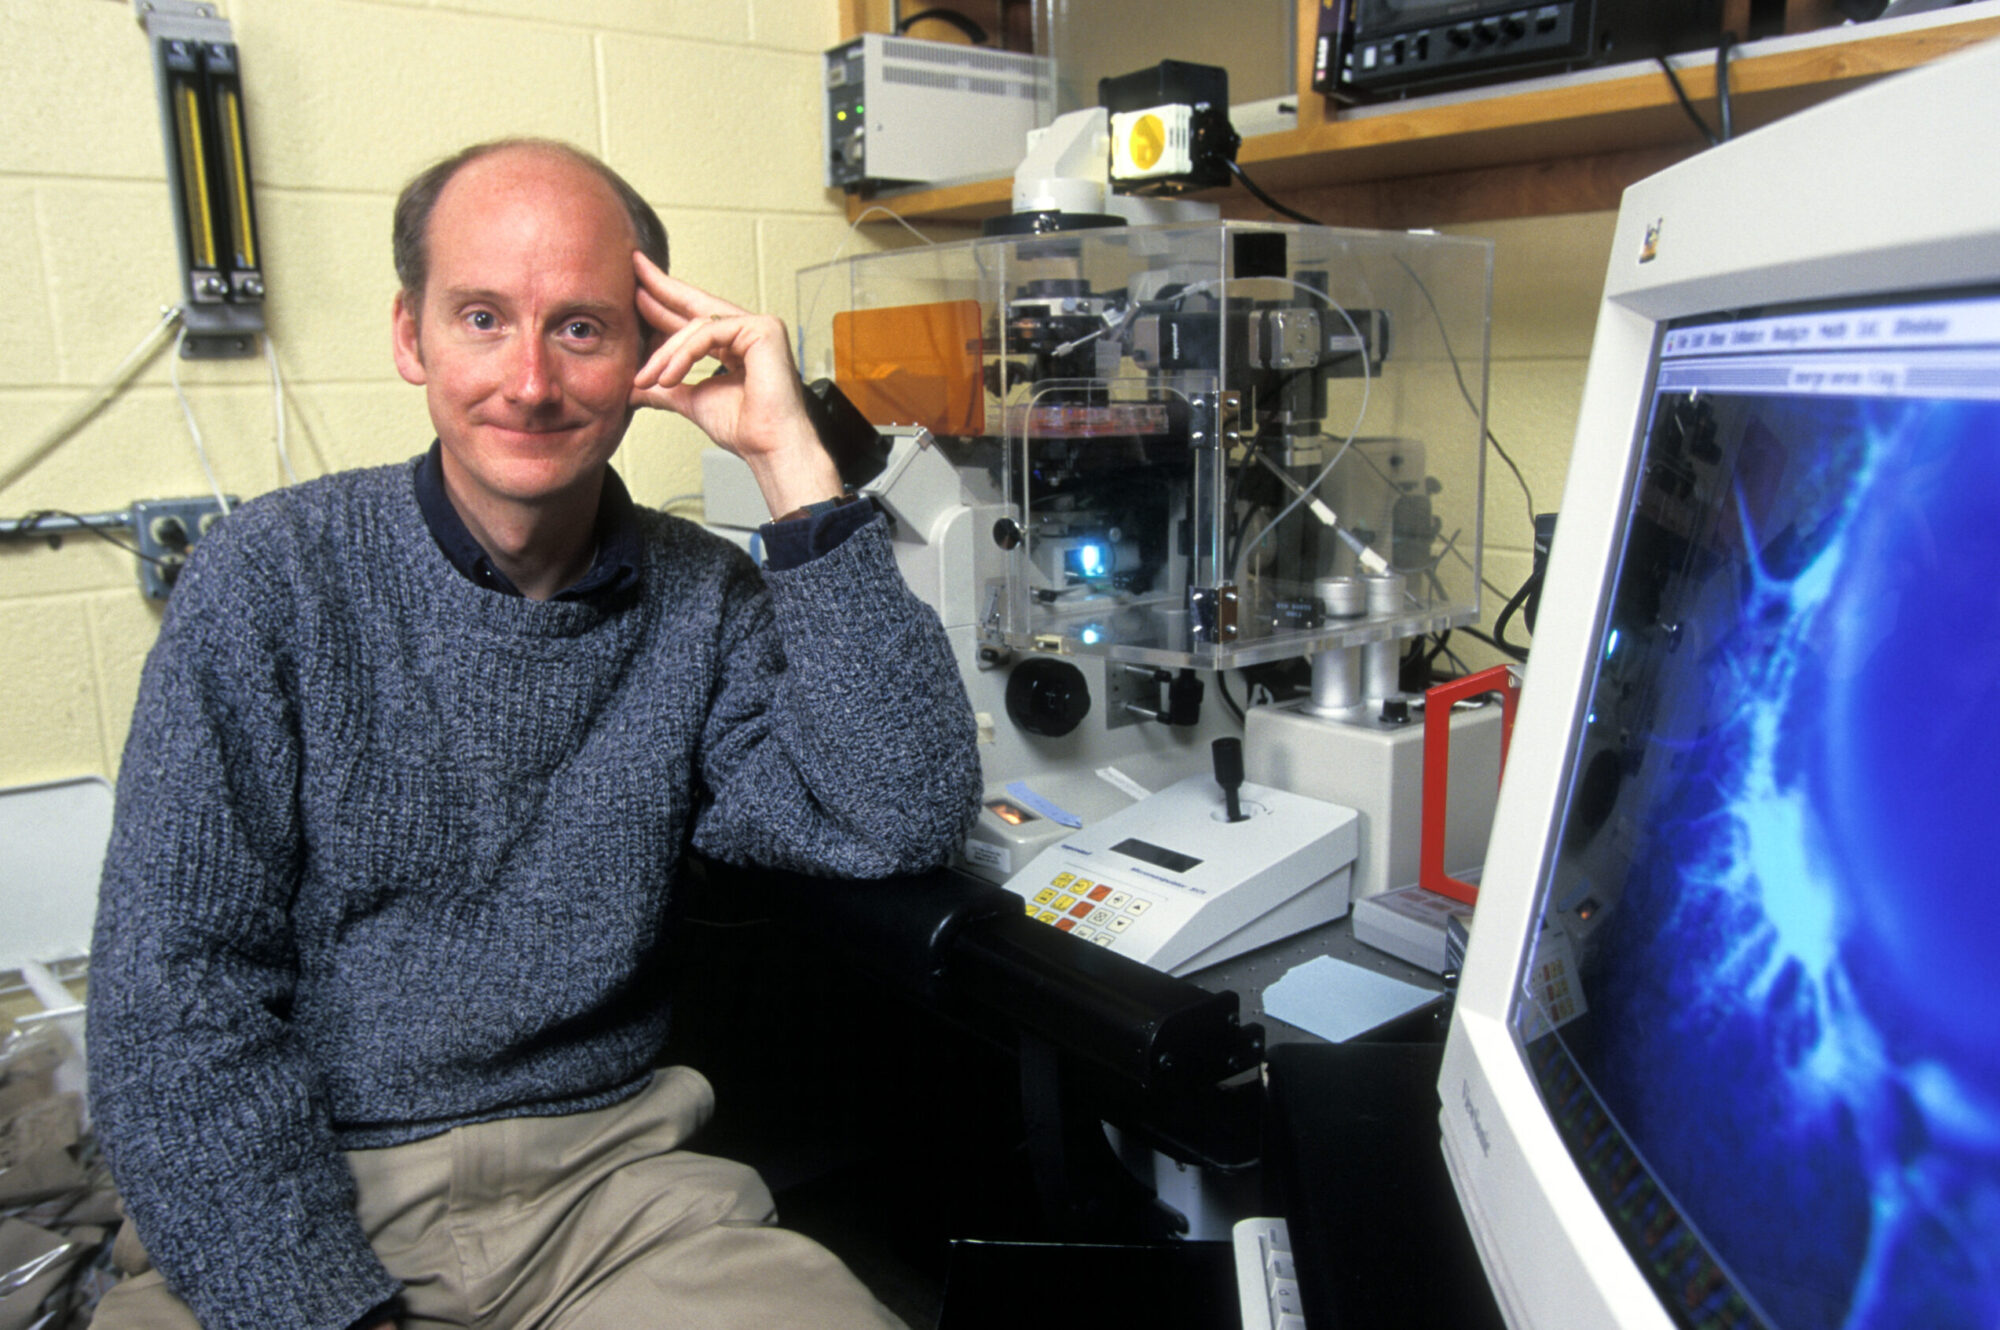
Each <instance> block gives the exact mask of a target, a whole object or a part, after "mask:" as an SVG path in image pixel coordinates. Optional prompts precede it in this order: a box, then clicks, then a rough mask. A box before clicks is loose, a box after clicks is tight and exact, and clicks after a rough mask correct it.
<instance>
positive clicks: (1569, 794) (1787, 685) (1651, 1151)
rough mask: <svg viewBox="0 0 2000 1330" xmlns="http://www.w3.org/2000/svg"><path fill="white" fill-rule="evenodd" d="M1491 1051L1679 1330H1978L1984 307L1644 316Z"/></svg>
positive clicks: (1986, 978)
mask: <svg viewBox="0 0 2000 1330" xmlns="http://www.w3.org/2000/svg"><path fill="white" fill-rule="evenodd" d="M1644 431H1645V436H1644V442H1643V453H1642V460H1641V462H1640V465H1639V466H1638V467H1637V468H1636V469H1635V471H1634V473H1633V479H1632V481H1631V485H1632V489H1631V492H1630V493H1629V495H1628V498H1627V507H1626V510H1625V514H1624V525H1623V530H1622V534H1621V535H1620V536H1619V537H1618V539H1619V542H1620V549H1619V554H1618V558H1617V562H1616V567H1617V570H1618V571H1617V573H1616V579H1615V583H1614V584H1613V590H1612V592H1611V596H1610V599H1609V601H1608V602H1607V606H1606V611H1605V615H1604V618H1603V620H1602V622H1601V625H1600V628H1599V630H1598V639H1597V649H1596V656H1595V660H1594V664H1593V665H1592V666H1591V667H1590V668H1591V670H1592V672H1593V673H1592V676H1591V677H1590V679H1589V686H1588V689H1587V691H1586V693H1585V696H1584V700H1583V702H1582V705H1583V707H1584V708H1585V712H1584V715H1583V717H1582V721H1581V723H1580V724H1579V725H1578V726H1577V728H1576V730H1575V731H1574V733H1575V734H1576V735H1577V736H1578V739H1577V740H1576V741H1575V748H1574V751H1573V752H1572V753H1571V756H1570V759H1569V772H1568V776H1567V779H1566V788H1565V789H1564V791H1563V793H1562V795H1561V804H1560V807H1561V816H1560V821H1559V823H1558V828H1557V835H1556V837H1555V840H1554V853H1553V855H1552V858H1551V859H1550V860H1549V861H1548V862H1549V868H1548V873H1547V877H1546V880H1545V881H1544V883H1543V885H1542V888H1541V902H1540V906H1539V909H1540V931H1539V932H1538V934H1537V936H1536V940H1535V943H1534V953H1533V963H1532V965H1531V967H1530V969H1529V970H1528V972H1527V974H1526V975H1525V976H1524V979H1525V983H1524V995H1523V996H1522V997H1521V998H1519V999H1518V1000H1517V1003H1516V1006H1515V1009H1514V1016H1513V1024H1514V1028H1515V1033H1516V1037H1517V1038H1518V1039H1519V1040H1520V1042H1521V1046H1522V1048H1523V1049H1524V1052H1525V1055H1526V1061H1527V1064H1528V1066H1529V1068H1530V1070H1531V1073H1532V1076H1533V1078H1534V1081H1535V1082H1536V1085H1537V1087H1538V1089H1539V1091H1540V1093H1541V1096H1542V1098H1543V1100H1544V1102H1545V1104H1546V1106H1547V1108H1548V1111H1549V1113H1550V1116H1551V1118H1552V1119H1553V1120H1554V1122H1555V1123H1556V1125H1557V1128H1558V1131H1559V1132H1560V1134H1561V1136H1562V1138H1563V1141H1564V1143H1565V1145H1566V1146H1567V1148H1568V1150H1569V1152H1570V1154H1571V1155H1572V1157H1573V1158H1574V1159H1575V1161H1576V1164H1577V1167H1578V1169H1579V1171H1580V1172H1581V1173H1582V1174H1583V1176H1584V1177H1585V1179H1586V1180H1587V1181H1588V1183H1589V1185H1590V1187H1591V1190H1592V1191H1593V1192H1594V1193H1595V1195H1596V1197H1597V1200H1598V1201H1599V1203H1600V1204H1601V1205H1602V1206H1603V1208H1604V1210H1605V1213H1606V1216H1607V1218H1609V1219H1610V1221H1611V1223H1612V1226H1613V1228H1614V1229H1615V1230H1616V1231H1617V1232H1618V1235H1619V1237H1620V1239H1621V1240H1622V1241H1623V1242H1624V1244H1625V1245H1626V1247H1627V1249H1628V1250H1629V1251H1630V1252H1631V1254H1632V1256H1633V1259H1634V1261H1635V1263H1636V1264H1637V1265H1638V1266H1639V1268H1640V1269H1641V1271H1642V1272H1644V1273H1645V1274H1646V1276H1647V1278H1648V1281H1649V1282H1650V1283H1651V1284H1652V1286H1653V1288H1654V1291H1655V1292H1656V1293H1657V1294H1658V1295H1659V1297H1660V1300H1661V1303H1662V1305H1663V1306H1664V1307H1665V1308H1666V1309H1667V1310H1668V1312H1669V1314H1670V1315H1671V1316H1672V1317H1673V1318H1674V1319H1675V1320H1676V1321H1678V1322H1679V1323H1680V1324H1683V1325H1688V1326H1701V1327H1710V1326H1713V1327H1730V1326H1757V1325H1770V1326H1774V1327H1781V1328H1783V1330H1791V1328H1792V1327H1853V1328H1854V1330H1860V1328H1861V1327H1875V1326H1899V1327H1900V1326H1945V1325H1986V1326H1990V1325H2000V1245H1996V1239H1995V1237H1994V1235H1995V1234H1996V1233H2000V1035H1996V1033H1995V1031H1994V1028H1993V1023H1992V1022H1993V1018H1994V1015H1995V1013H1996V1012H2000V962H1997V961H1996V957H1995V956H1994V955H1993V953H1992V950H1991V949H1992V948H1993V947H1994V946H1995V945H1996V943H2000V889H1996V885H1995V876H1996V874H1995V870H1994V864H1995V862H1996V858H2000V856H1997V855H1996V848H2000V835H1996V834H1995V833H1996V832H2000V745H1996V744H1995V742H1994V736H1995V729H1996V726H1995V717H1996V715H2000V522H1996V521H1995V520H1994V513H1995V503H1994V496H1995V495H2000V294H1996V293H1994V292H1992V291H1957V292H1935V293H1924V294H1906V295H1900V296H1897V297H1894V298H1890V299H1874V300H1867V301H1860V302H1853V301H1850V302H1844V303H1836V304H1819V305H1813V306H1793V307H1789V308H1777V309H1762V310H1756V311H1750V312H1743V313H1736V314H1730V315H1719V316H1713V317H1707V318H1697V319H1682V320H1678V321H1674V322H1670V323H1667V324H1664V325H1662V327H1661V330H1660V332H1659V335H1658V342H1657V345H1656V352H1655V363H1654V370H1653V384H1652V391H1651V401H1650V407H1649V409H1648V413H1647V420H1646V423H1645V426H1644Z"/></svg>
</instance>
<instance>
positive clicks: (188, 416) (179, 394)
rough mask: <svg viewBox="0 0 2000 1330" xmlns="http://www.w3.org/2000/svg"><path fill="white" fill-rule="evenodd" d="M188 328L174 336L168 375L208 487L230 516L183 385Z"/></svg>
mask: <svg viewBox="0 0 2000 1330" xmlns="http://www.w3.org/2000/svg"><path fill="white" fill-rule="evenodd" d="M187 335H188V330H187V327H186V325H185V324H184V325H182V327H181V331H180V336H178V337H176V338H174V355H173V359H172V360H170V361H169V362H168V370H167V377H168V379H169V380H171V381H172V383H173V385H174V397H175V399H176V400H177V401H179V402H180V404H181V418H182V419H183V420H185V421H187V427H188V434H189V435H190V436H191V437H192V438H193V439H194V454H195V456H196V457H198V458H200V459H201V473H202V474H203V475H205V476H207V477H208V487H209V488H210V489H211V490H213V491H215V502H216V506H217V507H218V508H219V509H220V510H221V512H222V515H223V516H224V517H227V516H229V496H228V495H226V494H224V493H223V492H222V484H221V482H219V481H218V480H216V478H215V468H214V467H212V466H210V465H209V464H208V445H207V444H205V443H203V442H202V438H201V426H199V425H197V424H195V422H194V407H193V406H192V405H191V404H190V403H189V402H188V398H187V391H186V390H185V389H184V388H182V387H181V347H182V346H183V345H184V344H185V343H186V342H187Z"/></svg>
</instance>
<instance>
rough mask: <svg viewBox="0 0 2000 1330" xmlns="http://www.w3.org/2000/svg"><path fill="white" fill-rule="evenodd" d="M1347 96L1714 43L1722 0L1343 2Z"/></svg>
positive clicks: (1438, 87)
mask: <svg viewBox="0 0 2000 1330" xmlns="http://www.w3.org/2000/svg"><path fill="white" fill-rule="evenodd" d="M1348 11H1349V16H1348V22H1349V30H1348V34H1347V46H1346V53H1345V55H1344V57H1343V60H1342V64H1341V71H1340V78H1339V84H1338V92H1339V93H1340V94H1342V95H1344V97H1345V98H1346V99H1348V100H1353V99H1357V98H1380V97H1390V96H1407V95H1409V94H1412V93H1423V92H1438V91H1444V90H1447V89H1451V88H1463V87H1473V86H1477V85H1479V84H1486V83H1501V82H1507V81H1509V80H1513V79H1521V78H1532V77H1536V76H1539V75H1543V74H1555V73H1563V72H1566V71H1569V70H1575V69H1583V68H1587V67H1589V66H1592V65H1602V64H1613V63H1623V62H1626V61H1632V60H1650V59H1652V58H1653V57H1655V56H1663V55H1672V54H1674V53H1676V52H1679V51H1691V50H1698V49H1701V48H1705V47H1712V46H1714V45H1715V44H1716V41H1717V40H1718V38H1719V37H1720V35H1721V30H1722V0H1555V3H1552V4H1530V5H1524V4H1518V3H1509V0H1350V3H1349V5H1348Z"/></svg>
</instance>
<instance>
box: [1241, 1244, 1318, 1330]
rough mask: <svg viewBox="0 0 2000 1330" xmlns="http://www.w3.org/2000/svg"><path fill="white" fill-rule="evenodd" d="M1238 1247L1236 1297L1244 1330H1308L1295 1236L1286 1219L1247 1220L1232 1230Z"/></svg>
mask: <svg viewBox="0 0 2000 1330" xmlns="http://www.w3.org/2000/svg"><path fill="white" fill-rule="evenodd" d="M1231 1237H1232V1239H1233V1241H1234V1242H1235V1244H1236V1296H1237V1300H1238V1302H1239V1303H1240V1304H1241V1306H1242V1309H1243V1330H1306V1316H1305V1311H1304V1310H1303V1309H1302V1307H1301V1306H1300V1303H1299V1277H1298V1273H1297V1271H1296V1270H1295V1269H1294V1268H1293V1266H1292V1234H1291V1230H1290V1229H1289V1228H1287V1227H1286V1225H1285V1221H1284V1220H1283V1219H1245V1220H1241V1221H1239V1222H1238V1223H1237V1224H1236V1226H1235V1228H1233V1229H1232V1230H1231Z"/></svg>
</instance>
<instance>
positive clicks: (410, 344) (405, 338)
mask: <svg viewBox="0 0 2000 1330" xmlns="http://www.w3.org/2000/svg"><path fill="white" fill-rule="evenodd" d="M389 333H390V337H391V339H392V341H393V343H394V345H395V351H396V372H397V373H398V374H400V375H402V376H403V381H404V382H405V383H414V384H416V385H417V386H418V387H422V386H423V385H424V384H425V383H426V382H428V381H429V378H430V376H429V375H428V374H427V373H425V371H424V353H423V348H422V347H421V346H420V345H419V344H418V341H417V309H416V306H415V304H414V303H413V302H412V301H411V300H410V299H409V298H408V293H407V292H403V291H398V292H397V293H396V303H395V304H394V305H393V306H391V307H390V312H389Z"/></svg>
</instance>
